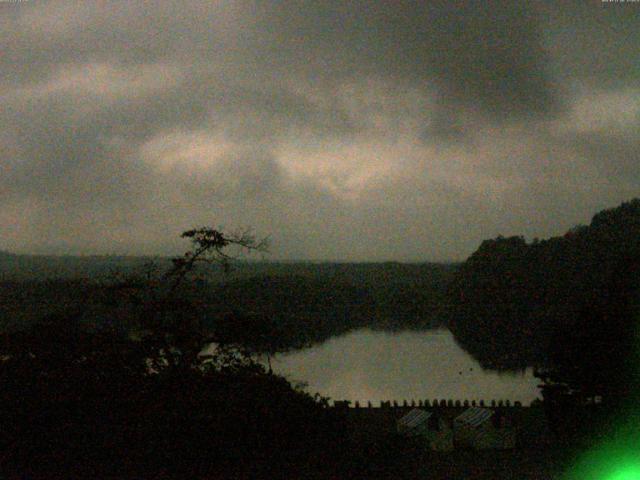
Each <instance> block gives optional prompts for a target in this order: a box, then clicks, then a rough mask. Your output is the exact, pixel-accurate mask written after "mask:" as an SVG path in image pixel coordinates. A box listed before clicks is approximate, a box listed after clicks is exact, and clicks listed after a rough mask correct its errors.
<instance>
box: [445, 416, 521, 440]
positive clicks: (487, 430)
mask: <svg viewBox="0 0 640 480" xmlns="http://www.w3.org/2000/svg"><path fill="white" fill-rule="evenodd" d="M453 438H454V443H455V445H456V446H457V447H462V448H472V449H475V450H485V449H508V448H515V446H516V434H515V430H514V429H513V427H512V426H511V425H510V424H509V422H508V421H507V418H506V417H504V415H503V414H502V413H500V412H494V411H492V410H490V409H488V408H481V407H471V408H469V409H467V410H465V411H464V412H462V413H461V414H460V415H458V416H457V417H456V418H454V420H453Z"/></svg>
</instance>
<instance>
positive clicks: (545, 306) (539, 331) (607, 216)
mask: <svg viewBox="0 0 640 480" xmlns="http://www.w3.org/2000/svg"><path fill="white" fill-rule="evenodd" d="M639 287H640V199H635V200H632V201H630V202H627V203H623V204H622V205H620V206H619V207H617V208H614V209H610V210H604V211H602V212H600V213H598V214H597V215H595V216H594V217H593V220H592V222H591V224H590V225H589V226H579V227H576V228H574V229H572V230H570V231H569V232H567V233H566V234H565V235H564V236H562V237H555V238H550V239H548V240H543V241H538V240H536V241H534V242H533V243H527V242H525V240H524V239H523V238H522V237H510V238H503V237H498V238H496V239H494V240H487V241H485V242H483V243H482V245H481V246H480V248H479V249H478V250H477V251H476V252H475V253H474V254H473V255H471V257H469V259H468V260H467V261H466V262H465V263H464V264H463V265H462V266H461V267H460V269H459V271H458V272H457V274H456V276H455V279H454V281H453V282H452V283H451V285H450V287H449V292H448V298H449V301H448V304H449V305H450V308H449V310H448V321H449V325H450V328H451V330H452V331H453V332H454V334H455V336H456V338H457V340H458V341H459V342H460V344H461V345H462V346H463V347H464V348H465V349H466V350H468V351H470V352H471V353H472V354H473V355H474V356H475V357H476V358H478V359H479V360H480V362H481V363H482V364H483V366H485V367H488V368H495V369H505V370H506V369H522V368H525V367H527V366H536V367H537V372H538V375H539V376H540V378H541V379H542V380H544V383H545V389H544V390H545V392H544V393H545V394H547V395H548V396H554V395H555V396H556V397H557V395H560V394H561V395H564V396H569V397H571V398H573V399H574V400H575V401H586V399H588V398H593V397H595V396H601V397H602V398H603V399H604V401H605V402H608V403H610V404H615V403H617V402H620V401H622V400H623V399H625V398H629V396H630V395H632V394H633V391H634V388H635V387H637V384H636V383H634V382H635V380H634V379H635V378H637V376H638V368H639V367H640V364H639V363H638V345H639V342H638V340H639V337H638V334H639V330H638V327H639V319H640V316H639V314H640V311H639V310H638V307H639V306H640V303H639V298H640V297H639V294H640V289H639ZM554 398H555V397H554Z"/></svg>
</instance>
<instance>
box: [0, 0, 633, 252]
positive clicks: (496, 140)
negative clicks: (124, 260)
mask: <svg viewBox="0 0 640 480" xmlns="http://www.w3.org/2000/svg"><path fill="white" fill-rule="evenodd" d="M418 3H420V2H418ZM422 3H425V4H426V3H428V5H416V2H409V1H407V2H398V1H393V2H376V3H375V4H372V3H371V2H364V1H355V0H354V1H350V2H344V1H324V2H306V1H303V2H294V1H282V2H275V3H274V2H262V1H247V2H223V1H216V2H209V1H207V2H204V1H203V2H197V1H194V2H186V3H185V2H177V1H175V2H174V1H163V2H156V3H155V4H154V5H149V4H144V3H142V2H118V3H109V4H106V3H103V2H85V3H82V4H80V5H78V4H72V3H69V2H37V1H32V2H20V3H4V4H0V44H2V45H3V54H2V56H0V99H1V102H2V105H3V108H2V109H0V121H1V122H2V125H3V126H4V128H3V130H2V132H0V152H2V157H1V158H0V222H2V223H1V225H2V228H1V229H0V248H6V249H9V250H14V251H22V252H50V253H63V252H65V253H172V252H174V251H175V250H176V249H179V248H180V247H181V244H180V243H179V242H178V241H177V240H176V239H177V236H178V234H179V232H180V231H182V230H184V229H186V228H189V227H191V226H194V225H204V224H206V225H213V226H220V227H225V228H236V227H244V226H251V227H253V228H254V230H255V231H256V233H258V234H259V235H270V236H271V237H272V257H273V258H290V259H333V260H336V259H338V260H391V259H393V260H456V259H461V258H464V257H465V256H467V255H468V254H469V253H471V252H472V251H473V250H474V249H475V247H476V246H477V245H478V244H479V242H480V241H481V240H482V239H484V238H487V237H492V236H495V235H497V234H504V235H512V234H524V235H526V236H529V237H533V236H539V237H544V236H548V235H553V234H559V233H561V232H563V231H564V230H566V229H568V228H570V227H571V226H572V225H574V224H576V223H580V222H586V221H588V219H589V217H590V215H591V214H592V213H594V212H595V211H597V210H598V209H601V208H604V207H608V206H613V205H615V204H616V203H619V202H620V201H622V200H625V199H628V198H630V197H633V196H636V195H638V192H639V190H638V187H639V186H640V172H639V169H640V163H639V162H638V160H640V157H639V153H640V128H638V127H639V126H640V88H638V87H637V86H638V85H640V69H639V68H638V65H640V58H638V57H639V56H640V50H638V49H637V48H634V45H635V46H637V45H638V41H639V40H640V38H638V37H640V33H639V32H640V28H638V27H640V10H639V9H638V6H637V5H634V4H631V3H630V4H606V3H602V4H601V3H598V4H595V3H593V4H591V5H586V4H583V3H581V2H575V3H572V2H565V3H563V5H562V6H558V7H556V6H553V7H552V6H550V5H546V4H545V5H542V4H535V3H531V2H498V1H486V2H468V3H467V2H422Z"/></svg>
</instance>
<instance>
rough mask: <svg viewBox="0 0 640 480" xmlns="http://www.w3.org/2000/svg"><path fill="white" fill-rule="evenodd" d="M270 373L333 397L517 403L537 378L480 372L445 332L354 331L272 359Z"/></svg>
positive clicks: (525, 399)
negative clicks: (507, 401)
mask: <svg viewBox="0 0 640 480" xmlns="http://www.w3.org/2000/svg"><path fill="white" fill-rule="evenodd" d="M272 365H273V369H274V371H276V372H278V373H281V374H284V375H286V376H287V378H289V380H291V381H292V382H294V383H295V382H306V383H307V384H308V387H307V390H308V391H309V392H310V393H315V392H318V393H320V394H321V395H322V396H326V397H330V398H331V399H333V400H343V399H344V400H352V401H354V402H355V401H356V400H358V401H360V403H361V404H365V405H366V402H367V401H371V402H372V404H373V405H374V406H377V405H379V402H380V401H381V400H398V401H402V400H404V399H407V400H411V399H415V400H416V401H418V400H420V399H422V400H424V399H429V400H433V399H442V398H444V399H453V400H461V401H463V400H465V399H468V400H481V399H484V400H485V401H488V402H490V401H491V400H493V399H495V400H510V401H511V402H514V401H520V402H522V403H523V404H524V405H528V404H529V403H530V402H531V401H532V400H534V399H535V398H538V397H539V392H538V388H537V385H538V384H539V380H538V379H536V378H535V377H534V376H533V372H532V370H531V369H529V370H527V371H525V372H522V373H515V374H514V373H496V372H492V371H486V370H482V368H481V367H480V365H479V364H478V362H476V361H475V360H474V359H473V358H472V357H471V356H470V355H469V354H468V353H466V352H465V351H464V350H462V349H461V348H460V347H459V346H458V345H457V344H456V342H455V340H454V338H453V335H452V334H451V333H450V332H449V331H448V330H433V331H429V332H402V333H388V332H373V331H370V330H358V331H355V332H351V333H349V334H346V335H343V336H340V337H334V338H332V339H330V340H328V341H326V342H325V343H323V344H321V345H317V346H315V347H312V348H308V349H305V350H299V351H296V352H291V353H288V354H281V355H278V356H276V357H275V358H274V359H273V360H272Z"/></svg>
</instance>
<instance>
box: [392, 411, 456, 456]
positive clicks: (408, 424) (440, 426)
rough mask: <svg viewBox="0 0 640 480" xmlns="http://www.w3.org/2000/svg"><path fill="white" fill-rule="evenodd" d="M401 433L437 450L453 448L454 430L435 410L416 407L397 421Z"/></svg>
mask: <svg viewBox="0 0 640 480" xmlns="http://www.w3.org/2000/svg"><path fill="white" fill-rule="evenodd" d="M396 427H397V431H398V433H399V434H400V435H403V436H405V437H409V438H416V439H418V440H419V441H422V442H424V443H425V445H426V446H428V448H430V449H431V450H435V451H440V452H443V451H444V452H446V451H450V450H453V431H452V430H451V427H449V425H448V424H447V422H446V421H445V420H444V419H443V418H441V417H440V416H439V415H436V414H435V413H433V412H427V411H425V410H422V409H419V408H414V409H413V410H411V411H410V412H409V413H407V414H406V415H405V416H403V417H402V418H400V419H399V420H398V421H397V422H396Z"/></svg>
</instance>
